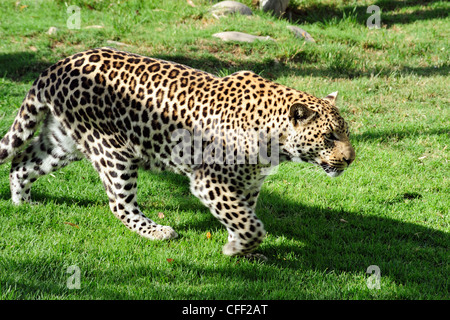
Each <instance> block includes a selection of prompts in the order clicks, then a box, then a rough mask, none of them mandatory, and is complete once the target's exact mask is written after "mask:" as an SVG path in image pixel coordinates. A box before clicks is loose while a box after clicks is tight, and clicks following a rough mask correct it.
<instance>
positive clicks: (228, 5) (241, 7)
mask: <svg viewBox="0 0 450 320" xmlns="http://www.w3.org/2000/svg"><path fill="white" fill-rule="evenodd" d="M210 12H211V13H212V14H213V15H214V16H215V17H217V18H218V17H220V16H225V15H229V14H233V13H240V14H242V15H245V16H251V15H252V14H253V12H252V10H251V9H250V8H249V7H247V6H246V5H245V4H242V3H240V2H237V1H221V2H219V3H216V4H215V5H213V6H212V7H211V9H210Z"/></svg>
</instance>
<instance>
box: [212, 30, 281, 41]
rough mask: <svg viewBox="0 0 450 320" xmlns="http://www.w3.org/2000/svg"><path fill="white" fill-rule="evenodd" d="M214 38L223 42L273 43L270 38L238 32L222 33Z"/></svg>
mask: <svg viewBox="0 0 450 320" xmlns="http://www.w3.org/2000/svg"><path fill="white" fill-rule="evenodd" d="M212 36H213V37H216V38H219V39H222V40H223V41H240V42H254V41H255V40H261V41H267V40H271V41H273V39H272V38H271V37H269V36H266V37H261V36H254V35H251V34H248V33H243V32H237V31H226V32H220V33H215V34H213V35H212Z"/></svg>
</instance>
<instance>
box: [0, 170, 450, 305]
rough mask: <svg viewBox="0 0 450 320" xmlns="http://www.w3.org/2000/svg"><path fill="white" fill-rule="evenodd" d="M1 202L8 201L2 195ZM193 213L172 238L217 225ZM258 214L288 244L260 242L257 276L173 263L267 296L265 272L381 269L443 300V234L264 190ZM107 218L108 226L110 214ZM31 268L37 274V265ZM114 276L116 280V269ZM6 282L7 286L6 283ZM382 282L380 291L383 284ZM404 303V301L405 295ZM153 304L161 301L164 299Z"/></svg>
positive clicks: (128, 278) (232, 267) (241, 293)
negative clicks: (258, 286) (263, 259)
mask: <svg viewBox="0 0 450 320" xmlns="http://www.w3.org/2000/svg"><path fill="white" fill-rule="evenodd" d="M158 177H159V178H160V179H161V181H162V180H164V183H173V184H174V185H176V186H177V187H180V188H183V189H184V188H186V190H188V180H187V179H184V178H183V179H181V180H180V176H178V175H176V174H172V173H165V174H159V175H158ZM182 180H184V181H185V182H186V183H185V184H184V183H183V184H180V182H183V181H182ZM7 196H8V197H9V195H7ZM5 197H6V195H5V194H3V193H2V194H0V198H2V199H4V198H5ZM39 197H42V198H43V199H45V200H46V201H54V202H56V203H68V204H69V203H70V204H72V203H73V201H72V200H71V199H68V198H66V197H62V198H58V197H55V196H51V195H38V198H39ZM408 199H409V198H408ZM410 201H420V197H413V198H411V199H410ZM183 202H184V203H183V206H184V205H188V206H190V207H192V208H198V201H197V200H196V199H195V198H194V197H193V196H191V197H189V198H186V199H184V200H183ZM76 203H77V205H83V206H90V205H95V204H98V203H96V202H94V201H91V200H88V199H85V200H82V201H77V202H76ZM105 203H106V202H105ZM386 205H387V206H392V205H395V203H387V204H386ZM200 211H201V214H202V215H203V216H202V219H198V220H197V221H196V222H194V223H192V224H189V225H188V224H186V225H178V226H177V229H178V231H180V232H182V231H183V229H187V228H190V229H195V230H197V231H198V232H201V233H206V232H208V231H211V230H212V229H214V228H216V227H219V226H220V224H219V222H218V221H217V220H216V219H215V218H214V217H213V216H212V215H211V214H209V213H208V210H207V209H206V208H203V209H200ZM257 214H258V216H259V217H260V218H261V220H262V221H263V222H264V224H265V227H266V230H267V231H268V234H269V235H270V236H271V237H276V238H279V237H282V238H283V239H286V240H287V241H280V242H279V243H278V244H277V241H275V242H274V241H270V242H267V241H266V243H264V242H263V244H262V246H261V247H260V249H259V250H258V252H260V253H262V254H264V255H266V256H267V257H268V258H269V261H268V262H267V263H266V265H265V266H264V267H262V269H258V270H259V271H254V270H253V269H252V268H247V269H239V270H236V261H237V260H239V259H241V258H238V257H236V258H232V259H231V260H230V264H229V266H222V267H218V268H211V267H209V268H206V269H205V268H201V267H199V266H197V265H196V264H195V263H192V262H187V260H186V261H185V260H182V259H180V261H179V262H178V266H179V267H180V268H184V269H188V270H190V272H197V273H198V274H201V275H202V276H203V277H206V279H207V278H208V277H212V278H213V276H215V275H217V274H221V276H222V277H223V278H224V279H230V281H236V282H239V281H243V282H247V283H249V282H250V283H251V282H255V283H256V282H260V281H263V282H264V281H266V282H267V286H268V287H267V288H268V290H267V291H266V292H270V290H271V289H273V290H274V291H276V290H277V289H278V290H279V288H280V287H279V286H280V284H279V283H278V282H277V281H279V280H277V277H274V276H273V275H272V274H271V273H277V272H280V270H283V269H289V270H292V271H300V272H304V271H305V270H310V271H312V272H318V273H322V274H323V273H325V274H326V273H335V274H345V273H347V274H348V273H350V274H354V275H362V274H365V272H366V270H367V268H368V267H369V266H370V265H376V266H378V267H379V268H380V270H381V276H382V279H383V278H384V277H385V278H388V279H389V280H390V281H393V282H395V283H396V285H402V286H404V287H408V288H410V289H411V290H412V291H414V290H416V291H417V292H418V293H420V295H421V296H423V297H428V298H432V297H436V296H437V297H440V298H443V295H444V292H447V290H448V285H449V284H448V272H449V270H448V248H449V246H450V236H449V234H447V233H445V232H441V231H438V230H435V229H431V228H427V227H424V226H420V225H416V224H412V223H406V222H402V221H399V220H394V219H390V218H387V217H376V216H371V215H370V214H364V215H362V214H360V213H358V212H350V211H343V210H333V209H330V208H321V207H318V206H305V205H303V204H302V202H301V199H299V201H298V202H292V201H287V200H286V199H283V198H282V197H280V196H279V195H274V194H272V193H270V192H267V191H264V190H263V191H262V193H261V195H260V198H259V201H258V204H257ZM111 219H113V217H112V215H111ZM289 240H294V241H289ZM174 241H176V240H174ZM298 241H300V242H301V243H302V244H304V245H303V246H301V247H298V246H297V245H294V244H293V243H298ZM284 258H286V259H284ZM11 263H12V262H11ZM46 263H47V262H46ZM55 263H57V262H55ZM58 263H60V262H58ZM47 264H48V263H47ZM39 265H40V264H39ZM29 267H30V265H29V264H27V268H29ZM47 267H48V266H47ZM36 268H38V267H37V266H36ZM118 268H119V269H121V268H122V269H123V276H122V278H121V279H123V282H121V281H118V285H120V286H121V287H123V286H127V285H132V284H134V283H135V282H134V281H135V279H136V277H138V276H139V275H140V274H141V276H142V277H145V275H146V272H148V269H146V268H144V267H142V270H140V267H136V268H137V269H136V268H130V267H121V266H118ZM50 269H51V268H50ZM144 269H145V270H144ZM16 270H20V267H19V266H18V267H17V269H16ZM114 272H115V274H117V268H116V269H115V271H114ZM43 276H44V279H43V278H42V277H43ZM116 276H117V275H116ZM45 277H47V276H45V275H42V272H36V279H28V280H27V283H28V282H29V283H34V287H36V286H39V285H38V283H40V282H44V283H45ZM48 277H49V279H50V278H52V277H53V276H52V275H48ZM156 277H157V276H156ZM105 279H106V278H105ZM231 279H232V280H231ZM445 279H447V280H445ZM178 281H183V280H182V279H177V280H176V281H175V279H173V282H174V285H179V282H178ZM9 282H10V283H14V281H12V280H11V281H9ZM381 283H382V284H383V280H382V282H381ZM298 285H301V284H298ZM42 288H45V290H49V292H47V293H51V294H54V295H61V293H62V292H64V289H61V286H55V285H52V284H45V285H44V286H41V290H42ZM17 289H18V290H20V291H22V290H23V292H30V290H31V291H32V290H33V285H30V286H29V285H26V284H20V283H19V284H17ZM86 290H88V291H89V293H88V291H86V294H88V295H89V296H90V295H92V296H94V297H96V298H102V295H103V294H105V297H107V298H113V297H116V298H117V299H133V298H135V295H134V294H132V293H127V294H125V293H123V292H118V293H114V292H109V291H108V292H106V291H101V290H98V289H97V287H95V288H87V289H86ZM90 290H92V291H90ZM248 290H250V291H248ZM248 290H247V289H245V288H238V287H237V286H236V288H235V290H231V291H230V292H228V294H229V298H230V299H239V298H243V297H247V298H249V296H250V297H251V298H252V299H258V298H259V299H272V298H274V296H271V295H270V293H267V296H265V295H263V294H261V293H259V292H256V291H255V292H252V291H251V290H254V289H248ZM290 290H291V291H292V290H294V289H290ZM297 290H299V292H302V290H303V289H301V288H298V289H297ZM212 291H213V290H212ZM23 292H22V293H23ZM167 294H168V295H169V296H171V297H172V298H178V299H189V298H196V299H216V297H217V294H215V293H213V292H210V291H207V292H199V293H198V294H194V293H192V295H187V296H183V294H181V296H180V295H178V296H177V294H176V289H174V291H170V290H168V292H167ZM303 297H308V296H307V293H306V292H304V293H303ZM408 297H409V298H411V296H410V295H409V296H408ZM154 298H157V297H154ZM159 298H163V296H160V297H159ZM166 298H167V296H166ZM311 298H313V297H311Z"/></svg>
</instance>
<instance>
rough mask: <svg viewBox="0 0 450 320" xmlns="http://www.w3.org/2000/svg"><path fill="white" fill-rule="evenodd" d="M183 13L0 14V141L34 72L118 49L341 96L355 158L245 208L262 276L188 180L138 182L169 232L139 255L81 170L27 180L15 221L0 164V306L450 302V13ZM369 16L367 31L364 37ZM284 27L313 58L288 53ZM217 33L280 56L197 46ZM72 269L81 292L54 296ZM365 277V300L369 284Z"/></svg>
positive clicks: (177, 7) (296, 169) (291, 181)
mask: <svg viewBox="0 0 450 320" xmlns="http://www.w3.org/2000/svg"><path fill="white" fill-rule="evenodd" d="M193 2H194V3H195V4H196V5H197V6H196V7H195V8H193V7H191V6H189V5H188V4H187V2H186V1H95V0H79V1H72V2H71V3H70V4H76V5H79V6H80V8H81V11H80V17H81V29H79V30H76V29H75V30H69V29H67V27H66V20H67V18H68V15H67V13H66V6H65V2H64V1H54V2H53V1H34V0H33V1H32V0H30V1H20V4H19V5H16V1H13V0H11V1H3V2H2V3H1V4H0V8H1V10H0V21H2V23H1V24H0V136H3V134H4V133H5V132H6V131H7V129H8V128H9V126H10V125H11V123H12V121H13V119H14V117H15V113H16V112H17V109H18V108H19V106H20V103H21V101H22V99H23V98H24V96H25V94H26V92H27V90H28V89H29V88H30V86H31V84H32V82H33V81H34V79H35V78H36V77H37V76H38V74H39V73H40V72H41V71H43V70H44V69H45V68H46V67H47V66H50V65H51V64H53V63H54V62H56V61H57V60H59V59H61V58H63V57H65V56H67V55H69V54H72V53H75V52H77V51H81V50H84V49H87V48H92V47H99V46H103V45H108V43H107V40H114V41H120V42H123V43H126V44H128V45H130V47H126V48H124V49H125V50H127V51H132V52H136V53H140V54H144V55H148V56H154V57H159V58H163V59H168V60H172V61H177V62H181V63H184V64H187V65H190V66H193V67H196V68H199V69H202V70H205V71H208V72H211V73H214V74H218V75H221V76H223V75H227V74H230V73H232V72H234V71H237V70H241V69H249V70H253V71H255V72H257V73H259V74H261V75H262V76H264V77H266V78H268V79H271V80H273V81H276V82H279V83H282V84H285V85H288V86H290V87H293V88H296V89H300V90H303V91H307V92H309V93H311V94H314V95H317V96H319V97H322V96H325V95H326V94H328V93H330V92H333V91H337V90H338V91H339V93H340V97H339V102H338V104H339V106H340V109H341V112H342V114H343V116H344V117H345V118H346V119H347V121H348V122H349V124H350V127H351V140H352V143H353V145H354V147H355V150H356V154H357V159H356V161H355V162H354V164H352V166H351V167H350V168H349V169H348V171H347V172H346V173H345V174H344V175H343V176H341V177H339V178H337V179H330V178H328V177H326V176H325V174H324V173H323V172H321V169H319V168H317V167H312V166H310V165H307V164H293V163H285V164H282V165H281V166H280V168H279V170H278V173H277V174H276V175H273V176H269V177H268V179H267V181H266V183H265V184H264V186H263V189H262V192H261V196H260V198H259V202H258V205H257V214H258V216H259V217H260V218H261V220H262V221H263V222H264V224H265V227H266V229H267V230H268V234H267V237H266V239H265V240H264V242H263V243H262V245H261V247H260V250H259V252H261V253H263V254H264V255H266V256H267V257H268V258H269V261H268V262H266V263H260V262H253V261H248V260H245V259H242V258H236V257H234V258H230V257H226V256H224V255H222V254H221V248H222V246H223V245H224V244H225V242H226V238H227V234H226V231H225V229H224V228H223V227H222V226H221V225H220V223H219V222H217V221H216V220H215V219H214V218H213V217H212V216H211V215H210V213H209V212H208V211H207V210H206V208H204V207H203V206H202V205H201V203H200V201H198V200H197V199H196V198H195V197H194V196H192V195H190V193H189V189H188V184H187V180H186V179H185V178H184V177H181V176H177V175H174V174H169V173H161V174H153V173H150V172H144V171H142V172H140V177H139V193H138V200H139V203H140V205H141V209H142V210H143V211H144V212H145V213H146V214H147V215H148V216H150V217H152V218H153V219H154V220H155V221H157V222H158V223H162V224H165V225H171V226H172V227H174V228H175V230H176V231H177V232H178V233H179V235H180V237H179V239H176V240H172V241H166V242H152V241H149V240H146V239H143V238H141V237H139V236H138V235H137V234H134V233H131V232H130V231H128V230H127V229H126V228H125V227H124V226H123V225H122V224H121V223H120V221H119V220H117V219H116V218H114V216H113V215H112V214H111V212H110V210H109V207H108V203H107V197H106V195H105V192H104V191H103V188H102V185H101V183H100V181H99V179H98V177H97V175H96V173H95V171H94V170H93V168H92V167H91V165H90V164H89V163H88V162H87V161H81V162H78V163H76V164H73V165H71V166H69V167H67V168H64V169H63V170H60V171H58V172H55V173H54V174H53V175H48V176H45V177H43V178H41V179H39V180H38V181H37V182H36V183H35V185H34V187H33V190H32V197H33V200H34V201H36V202H37V203H38V204H36V205H24V206H20V207H16V206H13V205H12V202H11V200H10V195H9V183H8V172H9V168H10V165H9V164H5V165H2V166H1V167H0V298H1V299H449V289H450V288H449V276H448V275H449V272H450V270H449V261H450V259H449V258H450V256H449V247H450V237H449V231H450V226H449V207H450V201H449V196H448V195H449V194H450V165H449V155H450V131H449V130H450V129H449V128H450V101H449V95H448V93H449V91H448V88H449V86H450V83H449V78H448V76H449V71H450V67H449V61H450V56H449V52H450V50H449V46H448V39H449V36H450V34H449V30H450V21H449V18H448V12H449V10H450V6H449V4H448V3H447V2H444V1H442V2H441V1H425V2H424V3H426V5H422V4H421V2H420V1H392V2H387V1H377V2H376V3H372V2H368V1H354V2H348V1H317V0H307V1H292V4H291V9H290V12H291V14H290V16H288V18H289V17H290V19H291V21H289V19H277V18H274V17H271V16H270V15H268V14H264V13H261V12H259V11H257V10H255V15H254V16H253V17H251V18H248V17H242V16H234V17H229V18H224V19H221V20H216V19H214V18H213V17H211V16H210V15H209V14H208V8H209V2H208V1H199V0H193ZM244 2H245V3H247V4H250V1H244ZM371 4H377V5H378V6H379V7H380V8H381V21H382V28H381V29H379V30H369V29H368V28H367V27H366V25H365V21H366V19H367V18H368V17H369V15H370V14H367V13H366V9H367V6H369V5H371ZM290 24H299V25H300V26H301V27H302V28H304V29H305V30H307V31H308V32H309V33H310V34H311V35H312V36H313V37H314V38H315V39H316V43H315V44H311V43H304V42H303V41H302V40H299V39H296V38H294V36H293V35H292V34H291V33H290V31H289V30H288V29H287V28H286V26H288V25H290ZM92 25H102V26H103V28H101V29H95V28H86V27H88V26H92ZM51 26H55V27H57V28H59V31H58V33H57V34H55V35H47V34H46V32H47V30H48V29H49V28H50V27H51ZM220 31H243V32H248V33H252V34H255V35H263V36H266V35H268V36H271V37H272V38H274V39H276V41H275V42H273V43H266V42H256V43H253V44H241V43H223V42H221V41H220V40H218V39H216V38H213V37H211V35H212V34H214V33H216V32H220ZM159 212H162V213H164V217H163V218H159V217H158V213H159ZM208 232H210V233H211V237H210V238H208V237H207V233H208ZM72 265H76V266H78V267H79V269H80V279H81V286H80V289H72V290H70V289H68V288H67V279H68V278H69V277H70V274H68V273H67V268H68V267H69V266H72ZM370 265H377V266H378V267H379V268H380V271H381V283H380V289H379V290H377V289H369V288H368V287H367V280H368V279H369V274H367V273H366V270H367V268H368V267H369V266H370Z"/></svg>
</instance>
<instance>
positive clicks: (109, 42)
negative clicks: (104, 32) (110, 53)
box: [106, 40, 131, 47]
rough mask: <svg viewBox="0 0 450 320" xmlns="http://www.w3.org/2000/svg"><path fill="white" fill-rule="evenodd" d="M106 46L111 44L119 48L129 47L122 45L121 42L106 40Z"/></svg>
mask: <svg viewBox="0 0 450 320" xmlns="http://www.w3.org/2000/svg"><path fill="white" fill-rule="evenodd" d="M106 43H107V44H112V45H115V46H120V47H131V45H129V44H126V43H123V42H119V41H114V40H106Z"/></svg>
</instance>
